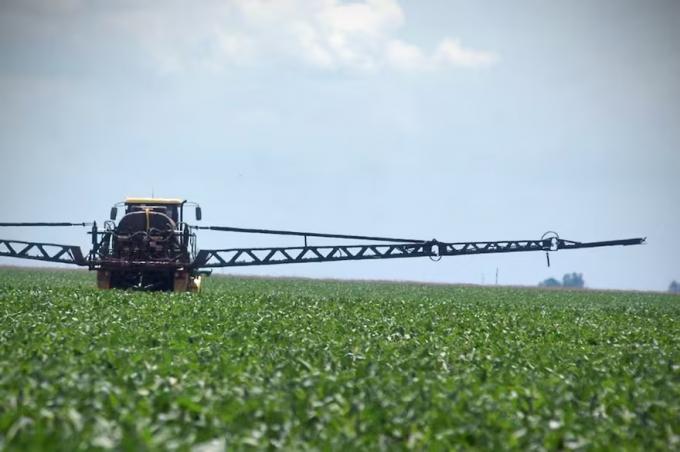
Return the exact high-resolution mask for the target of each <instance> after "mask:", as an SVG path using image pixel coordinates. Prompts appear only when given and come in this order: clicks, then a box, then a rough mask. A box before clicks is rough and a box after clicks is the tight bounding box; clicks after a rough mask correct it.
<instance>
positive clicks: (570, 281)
mask: <svg viewBox="0 0 680 452" xmlns="http://www.w3.org/2000/svg"><path fill="white" fill-rule="evenodd" d="M585 285H586V282H585V281H584V280H583V273H571V274H570V273H567V274H566V275H564V277H562V286H564V287H571V288H575V289H582V288H583V287H585Z"/></svg>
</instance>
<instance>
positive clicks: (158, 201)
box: [125, 198, 184, 205]
mask: <svg viewBox="0 0 680 452" xmlns="http://www.w3.org/2000/svg"><path fill="white" fill-rule="evenodd" d="M183 202H184V200H183V199H179V198H125V204H151V205H158V204H164V205H180V204H182V203H183Z"/></svg>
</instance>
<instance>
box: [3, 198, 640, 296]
mask: <svg viewBox="0 0 680 452" xmlns="http://www.w3.org/2000/svg"><path fill="white" fill-rule="evenodd" d="M187 206H193V207H194V208H195V219H196V221H200V220H201V208H200V206H199V205H198V204H196V203H193V202H188V201H185V200H182V199H161V198H127V199H126V200H125V201H124V202H121V203H117V204H115V205H114V206H113V207H112V209H111V215H110V219H109V220H107V221H105V222H104V225H103V228H101V229H100V228H98V227H97V223H96V222H92V223H67V222H63V223H53V222H39V223H37V222H36V223H0V226H3V227H67V226H81V227H91V231H89V232H88V234H90V235H91V240H92V249H91V250H90V252H89V253H88V254H87V255H84V254H83V252H82V250H81V248H80V247H78V246H71V245H60V244H55V243H41V242H27V241H19V240H5V239H0V256H5V257H16V258H20V259H33V260H39V261H47V262H58V263H62V264H73V265H78V266H82V267H88V268H89V269H90V270H96V271H97V286H98V287H99V288H101V289H110V288H120V289H133V288H137V289H144V290H174V291H178V292H181V291H197V290H199V289H200V284H201V276H203V275H206V274H208V273H209V272H210V269H213V268H218V267H241V266H252V265H272V264H293V263H302V262H333V261H353V260H366V259H395V258H406V257H429V258H430V259H434V260H438V259H440V258H442V257H445V256H462V255H471V254H492V253H512V252H521V251H544V252H546V257H547V259H548V265H550V258H549V255H548V253H549V252H551V251H558V250H571V249H580V248H595V247H603V246H616V245H624V246H625V245H640V244H642V243H644V241H645V239H644V238H632V239H623V240H607V241H600V242H576V241H572V240H565V239H562V238H560V237H559V236H558V235H557V234H556V233H554V232H547V233H545V234H544V235H543V236H542V237H541V238H540V239H536V240H505V241H493V242H440V241H438V240H436V239H432V240H415V239H404V238H393V237H374V236H362V235H348V234H324V233H318V232H302V231H283V230H272V229H249V228H237V227H230V226H197V225H191V224H189V223H188V222H186V221H185V218H184V210H185V207H187ZM121 207H122V208H123V209H124V212H123V215H122V217H121V218H120V220H118V224H116V219H117V217H118V209H119V208H121ZM197 230H211V231H224V232H237V233H246V234H267V235H285V236H296V237H299V238H301V239H302V241H303V242H302V245H301V246H280V247H248V248H226V249H198V248H197V244H196V232H195V231H197ZM310 238H324V239H336V240H338V241H339V240H343V241H346V240H353V241H356V242H359V243H352V244H332V245H317V246H315V245H310V244H309V243H308V240H309V239H310Z"/></svg>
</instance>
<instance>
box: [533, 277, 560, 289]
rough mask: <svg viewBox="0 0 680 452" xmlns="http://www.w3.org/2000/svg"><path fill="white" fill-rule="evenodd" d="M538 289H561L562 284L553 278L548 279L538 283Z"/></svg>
mask: <svg viewBox="0 0 680 452" xmlns="http://www.w3.org/2000/svg"><path fill="white" fill-rule="evenodd" d="M538 287H562V283H561V282H559V281H558V280H556V279H555V278H548V279H546V280H545V281H542V282H540V283H538Z"/></svg>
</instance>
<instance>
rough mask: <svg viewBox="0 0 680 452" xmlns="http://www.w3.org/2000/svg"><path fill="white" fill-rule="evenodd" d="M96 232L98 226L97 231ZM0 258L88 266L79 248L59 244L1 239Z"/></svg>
mask: <svg viewBox="0 0 680 452" xmlns="http://www.w3.org/2000/svg"><path fill="white" fill-rule="evenodd" d="M89 225H93V223H85V222H82V223H68V222H23V223H16V222H13V223H6V222H5V223H0V226H3V227H31V226H39V227H42V226H52V227H55V226H56V227H60V226H89ZM93 230H95V231H96V226H95V229H93ZM0 256H2V257H16V258H19V259H31V260H37V261H45V262H59V263H62V264H74V265H80V266H85V265H88V261H87V259H85V257H84V256H83V252H82V250H81V249H80V247H79V246H73V245H61V244H57V243H42V242H24V241H21V240H5V239H0Z"/></svg>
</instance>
